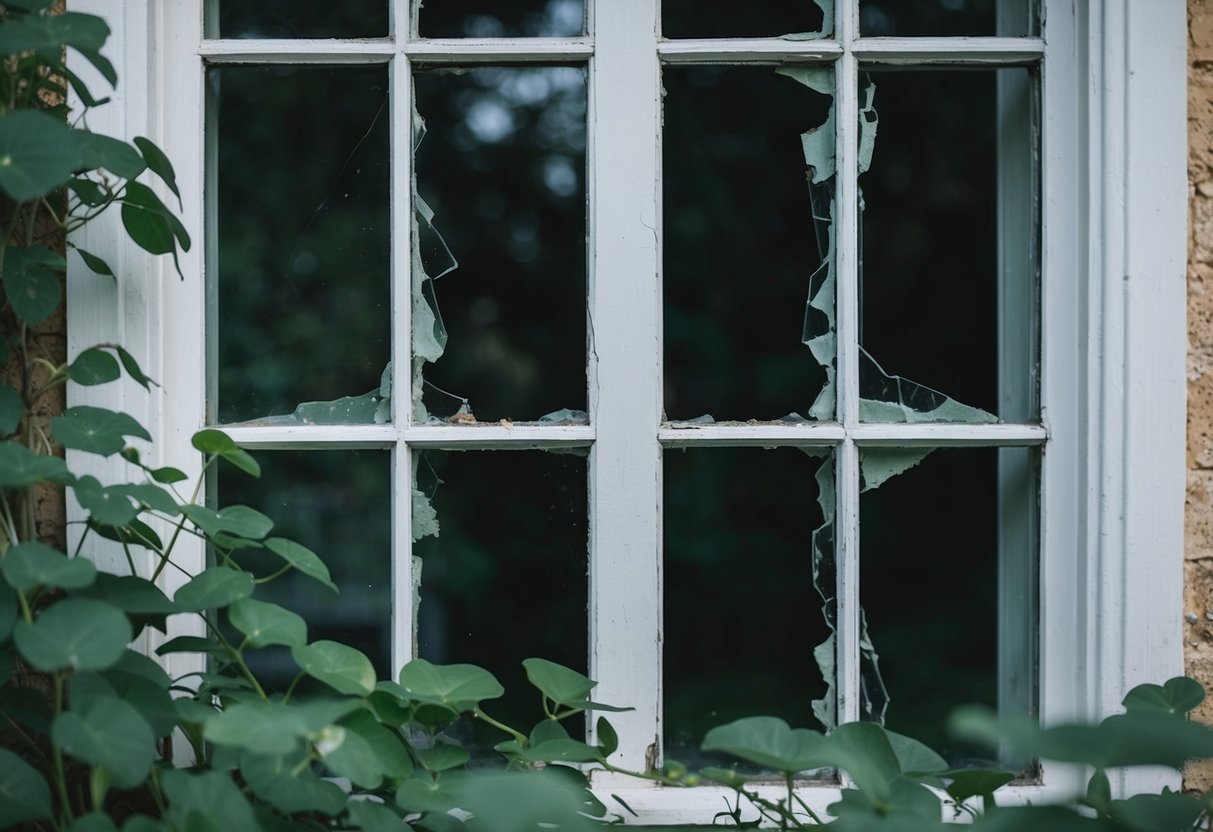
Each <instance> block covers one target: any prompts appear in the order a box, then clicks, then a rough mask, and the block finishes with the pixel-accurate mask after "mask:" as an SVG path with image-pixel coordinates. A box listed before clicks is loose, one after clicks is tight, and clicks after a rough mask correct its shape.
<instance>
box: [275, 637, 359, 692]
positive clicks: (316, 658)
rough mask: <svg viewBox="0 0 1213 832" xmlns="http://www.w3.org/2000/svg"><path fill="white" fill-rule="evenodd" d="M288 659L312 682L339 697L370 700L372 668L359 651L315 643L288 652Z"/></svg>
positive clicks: (330, 644) (333, 643)
mask: <svg viewBox="0 0 1213 832" xmlns="http://www.w3.org/2000/svg"><path fill="white" fill-rule="evenodd" d="M291 658H293V659H294V660H295V663H296V664H298V665H299V667H300V668H302V669H303V671H304V672H305V673H307V674H308V675H309V676H311V677H312V678H314V679H319V680H320V681H321V682H324V683H325V684H326V685H328V686H329V687H331V688H333V689H334V690H336V691H337V692H338V693H346V694H350V695H353V696H370V695H371V693H372V692H374V690H375V667H374V665H372V664H371V660H370V659H368V658H367V657H366V654H364V653H363V652H362V651H360V650H355V649H354V648H353V647H348V646H346V645H344V644H341V643H340V642H336V641H315V642H312V643H311V644H308V645H302V646H299V647H294V648H292V649H291Z"/></svg>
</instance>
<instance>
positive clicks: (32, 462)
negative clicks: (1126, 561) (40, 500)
mask: <svg viewBox="0 0 1213 832" xmlns="http://www.w3.org/2000/svg"><path fill="white" fill-rule="evenodd" d="M69 477H70V475H69V474H68V472H67V464H66V463H65V462H64V461H63V460H62V459H59V457H55V456H43V455H42V454H36V453H34V452H33V451H31V450H29V449H28V448H26V447H25V446H24V445H22V444H20V443H19V442H4V443H0V488H25V487H26V486H30V485H34V484H35V483H39V482H42V481H43V480H50V481H51V482H64V481H65V480H67V479H68V478H69Z"/></svg>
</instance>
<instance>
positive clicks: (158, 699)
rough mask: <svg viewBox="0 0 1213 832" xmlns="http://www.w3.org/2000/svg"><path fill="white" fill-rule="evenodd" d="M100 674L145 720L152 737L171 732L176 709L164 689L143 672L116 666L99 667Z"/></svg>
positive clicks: (175, 722) (175, 719) (174, 721)
mask: <svg viewBox="0 0 1213 832" xmlns="http://www.w3.org/2000/svg"><path fill="white" fill-rule="evenodd" d="M127 652H128V653H129V652H130V651H127ZM102 675H103V676H104V677H105V680H106V681H107V682H109V683H110V684H111V685H112V686H113V688H114V691H115V692H116V693H117V694H118V696H119V697H121V698H122V700H123V701H124V702H126V703H128V704H129V705H131V706H132V707H133V708H134V709H135V710H136V711H138V712H139V715H140V716H142V717H143V718H144V719H145V720H147V724H148V725H150V726H151V729H152V733H153V734H154V735H155V736H156V737H164V736H167V735H168V734H170V733H172V730H173V728H175V727H176V726H177V709H176V707H175V706H174V705H173V698H172V697H171V696H170V695H169V693H168V690H166V689H164V688H161V687H160V686H159V685H157V684H156V683H155V682H153V681H151V680H150V679H148V678H146V677H144V676H139V675H136V674H134V673H125V672H123V671H121V670H117V669H112V670H106V671H103V673H102Z"/></svg>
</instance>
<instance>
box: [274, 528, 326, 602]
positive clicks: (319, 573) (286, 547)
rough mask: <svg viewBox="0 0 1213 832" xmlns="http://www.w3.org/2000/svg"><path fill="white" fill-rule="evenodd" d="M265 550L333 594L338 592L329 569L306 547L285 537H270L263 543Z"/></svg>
mask: <svg viewBox="0 0 1213 832" xmlns="http://www.w3.org/2000/svg"><path fill="white" fill-rule="evenodd" d="M265 548H267V549H269V550H270V551H271V552H273V553H274V554H275V555H277V556H278V557H280V558H282V559H283V560H284V561H286V562H287V563H289V564H290V565H291V566H293V567H294V568H295V569H297V570H299V571H300V572H302V573H303V574H304V575H307V576H308V577H309V578H313V579H315V580H317V581H319V582H320V583H322V584H324V585H325V586H327V587H328V588H329V589H331V590H333V592H337V591H338V590H337V585H336V584H335V583H333V579H332V578H331V577H330V576H329V568H328V567H327V566H325V565H324V561H322V560H321V559H320V557H319V556H318V555H317V554H316V553H315V552H313V551H312V550H311V549H309V548H307V547H306V546H303V545H302V544H299V543H296V542H295V541H293V540H287V539H286V538H285V537H270V538H267V539H266V541H265Z"/></svg>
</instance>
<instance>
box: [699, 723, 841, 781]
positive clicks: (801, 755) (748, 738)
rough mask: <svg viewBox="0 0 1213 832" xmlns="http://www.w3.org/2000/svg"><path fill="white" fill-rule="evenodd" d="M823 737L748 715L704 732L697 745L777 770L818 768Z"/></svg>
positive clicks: (821, 753) (823, 744) (823, 745)
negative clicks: (701, 740) (701, 741)
mask: <svg viewBox="0 0 1213 832" xmlns="http://www.w3.org/2000/svg"><path fill="white" fill-rule="evenodd" d="M825 741H826V738H825V737H823V736H822V735H821V734H819V733H817V732H816V731H810V730H809V729H808V728H796V729H795V730H793V729H792V728H790V727H789V726H788V724H787V723H786V722H784V721H783V720H782V719H779V718H778V717H774V716H750V717H745V718H743V719H738V720H735V721H733V722H730V723H727V724H725V725H719V726H717V727H715V728H713V729H711V730H710V731H708V732H707V734H705V735H704V738H703V743H702V744H701V745H700V748H701V749H702V750H704V751H723V752H724V753H726V754H732V755H733V756H734V757H739V758H741V759H742V760H746V761H747V762H751V763H754V764H755V765H758V766H761V767H763V768H766V769H774V770H776V771H784V772H797V771H804V770H806V769H810V768H821V767H823V766H824V765H827V764H824V763H822V762H821V760H822V757H823V754H824V751H825Z"/></svg>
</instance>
